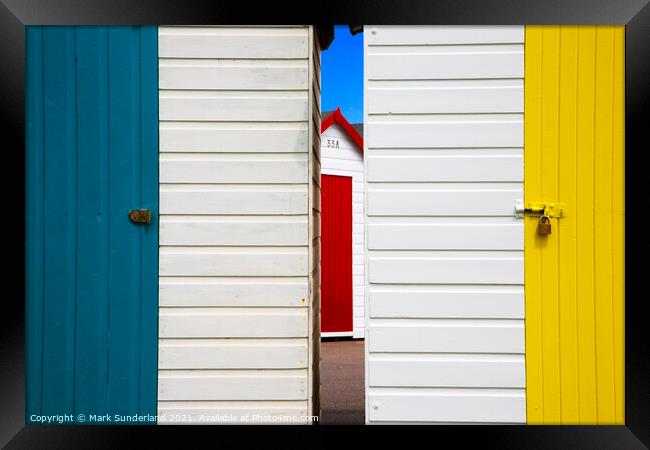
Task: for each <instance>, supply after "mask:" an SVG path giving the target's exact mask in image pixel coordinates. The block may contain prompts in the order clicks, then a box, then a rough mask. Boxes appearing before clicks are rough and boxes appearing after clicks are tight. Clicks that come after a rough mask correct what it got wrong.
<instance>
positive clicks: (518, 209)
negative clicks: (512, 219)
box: [515, 200, 566, 219]
mask: <svg viewBox="0 0 650 450" xmlns="http://www.w3.org/2000/svg"><path fill="white" fill-rule="evenodd" d="M524 213H529V214H539V215H540V216H547V217H549V218H554V219H560V218H562V217H566V205H565V204H564V203H532V202H531V203H528V204H527V205H526V206H524V202H523V201H522V200H517V201H516V202H515V216H516V217H519V218H521V217H524Z"/></svg>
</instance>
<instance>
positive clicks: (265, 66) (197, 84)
mask: <svg viewBox="0 0 650 450" xmlns="http://www.w3.org/2000/svg"><path fill="white" fill-rule="evenodd" d="M158 77H159V78H158V81H159V87H160V89H174V90H181V89H183V90H196V89H212V90H251V91H255V90H263V91H268V90H281V91H283V90H306V89H308V81H307V80H308V78H309V77H308V63H307V60H285V61H281V60H232V59H210V60H205V59H161V60H160V64H159V72H158Z"/></svg>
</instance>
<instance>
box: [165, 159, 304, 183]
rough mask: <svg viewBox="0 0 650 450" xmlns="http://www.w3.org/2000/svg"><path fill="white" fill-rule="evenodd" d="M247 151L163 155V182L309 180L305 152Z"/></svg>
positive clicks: (278, 181) (289, 181)
mask: <svg viewBox="0 0 650 450" xmlns="http://www.w3.org/2000/svg"><path fill="white" fill-rule="evenodd" d="M267 156H268V155H266V156H265V155H254V156H253V155H244V156H239V157H233V156H230V155H228V156H224V155H220V154H205V153H165V154H161V155H160V175H159V176H160V182H161V183H282V184H287V183H307V177H308V176H309V172H308V170H307V164H308V159H307V155H306V154H301V153H297V154H293V155H282V156H283V157H282V158H270V157H267Z"/></svg>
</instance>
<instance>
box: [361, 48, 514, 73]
mask: <svg viewBox="0 0 650 450" xmlns="http://www.w3.org/2000/svg"><path fill="white" fill-rule="evenodd" d="M523 62H524V48H523V44H520V45H516V46H513V47H512V48H507V49H498V50H497V49H490V48H485V47H474V48H472V49H467V48H464V49H454V48H451V49H447V48H445V49H438V48H435V47H430V48H427V49H425V50H420V49H418V50H411V49H408V50H406V51H396V50H395V49H392V48H391V49H385V48H377V49H373V48H372V47H370V48H369V50H368V55H367V64H366V69H365V70H366V72H367V74H368V75H367V77H368V80H418V79H420V80H421V79H425V80H435V79H453V78H463V79H482V78H521V77H523V75H524V72H523V68H524V66H523Z"/></svg>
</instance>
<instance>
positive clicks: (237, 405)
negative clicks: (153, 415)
mask: <svg viewBox="0 0 650 450" xmlns="http://www.w3.org/2000/svg"><path fill="white" fill-rule="evenodd" d="M306 415H307V401H306V400H304V401H300V400H288V401H287V400H277V401H273V400H271V401H245V402H241V401H236V400H234V401H218V400H217V401H200V400H198V401H197V400H194V401H178V400H176V401H159V402H158V425H166V424H181V425H182V424H189V423H191V424H193V425H194V424H206V425H212V424H233V423H235V424H237V423H254V424H255V423H268V422H272V423H283V424H284V423H294V422H293V421H291V422H289V421H288V420H289V419H287V417H288V416H290V417H292V418H296V419H298V418H300V417H301V416H306Z"/></svg>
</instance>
